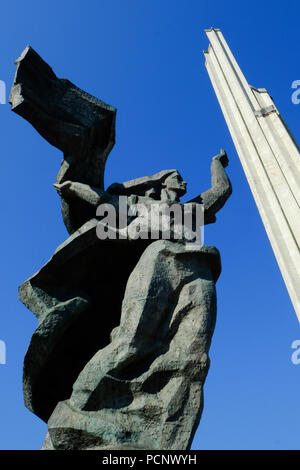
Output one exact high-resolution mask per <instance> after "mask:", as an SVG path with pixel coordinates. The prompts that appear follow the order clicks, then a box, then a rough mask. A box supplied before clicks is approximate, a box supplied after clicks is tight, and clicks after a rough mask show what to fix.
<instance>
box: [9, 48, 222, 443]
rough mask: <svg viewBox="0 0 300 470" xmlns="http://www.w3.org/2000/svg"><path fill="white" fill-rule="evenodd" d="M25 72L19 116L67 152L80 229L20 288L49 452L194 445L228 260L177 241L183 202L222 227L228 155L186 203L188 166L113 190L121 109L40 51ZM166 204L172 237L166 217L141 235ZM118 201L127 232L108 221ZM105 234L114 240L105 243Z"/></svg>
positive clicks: (72, 218)
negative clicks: (33, 319)
mask: <svg viewBox="0 0 300 470" xmlns="http://www.w3.org/2000/svg"><path fill="white" fill-rule="evenodd" d="M16 65H17V71H16V75H15V79H14V83H13V86H12V90H11V96H10V102H11V105H12V110H13V111H14V112H16V113H17V114H19V115H20V116H22V117H23V118H25V119H26V120H28V121H29V122H30V123H31V124H32V125H33V126H34V127H35V129H36V130H37V131H38V132H39V133H40V134H41V135H42V136H43V137H44V138H45V139H46V140H47V141H48V142H49V143H50V144H52V145H54V146H56V147H57V148H59V149H60V150H62V152H63V160H62V164H61V168H60V170H59V173H58V175H57V180H56V183H55V184H54V188H55V189H56V191H57V193H58V194H59V196H60V198H61V204H62V216H63V220H64V223H65V226H66V228H67V230H68V232H69V237H68V238H67V239H66V240H65V241H64V242H63V243H62V244H61V245H60V246H59V247H58V248H57V249H56V250H55V252H54V254H53V256H52V257H51V258H50V260H49V261H48V262H47V263H46V264H45V265H44V266H43V267H42V268H41V269H40V271H39V272H37V273H36V274H34V275H33V276H32V277H30V278H29V279H28V280H27V281H25V282H24V283H23V284H22V285H21V286H20V288H19V298H20V300H21V301H22V302H23V303H24V304H25V305H26V307H28V308H29V309H30V310H31V311H32V312H33V313H34V314H35V315H36V316H37V318H38V322H39V323H38V327H37V329H36V331H35V332H34V334H33V336H32V339H31V342H30V345H29V348H28V351H27V353H26V356H25V360H24V372H23V386H24V400H25V405H26V406H27V408H29V409H30V410H31V411H32V412H33V413H35V414H36V415H37V416H39V417H40V418H41V419H42V420H44V421H45V422H47V423H48V432H47V435H46V438H45V441H44V444H43V447H42V449H47V450H78V449H86V450H89V449H91V450H95V449H110V450H127V449H128V450H129V449H147V450H148V449H149V450H150V449H151V450H153V449H165V450H168V449H176V450H184V449H189V448H190V445H191V442H192V439H193V436H194V434H195V431H196V429H197V426H198V424H199V420H200V417H201V413H202V408H203V385H204V382H205V378H206V375H207V372H208V368H209V357H208V352H209V347H210V343H211V338H212V335H213V331H214V326H215V320H216V289H215V284H216V281H217V279H218V277H219V275H220V272H221V262H220V255H219V252H218V250H217V249H216V248H215V247H212V246H205V245H203V244H202V243H199V240H192V239H191V238H190V236H189V237H188V239H187V237H186V236H184V234H186V233H187V232H185V231H184V230H183V231H182V232H181V233H182V234H183V236H181V237H178V236H177V235H176V230H175V228H174V227H175V224H174V213H175V212H176V211H175V209H174V208H175V206H176V207H179V208H181V209H182V211H185V210H186V208H188V212H189V213H190V214H191V218H190V219H189V220H192V221H193V223H194V224H195V217H194V215H195V214H196V213H197V210H198V209H199V207H201V210H202V215H203V218H202V225H204V224H209V223H213V222H215V220H216V217H215V214H216V212H217V211H219V210H220V209H221V208H222V206H223V205H224V203H225V202H226V200H227V199H228V197H229V196H230V194H231V184H230V181H229V178H228V176H227V174H226V172H225V167H226V166H227V165H228V158H227V155H226V153H225V151H223V150H222V151H221V152H220V154H219V155H217V156H215V157H214V158H213V159H212V162H211V177H212V178H211V179H212V185H211V188H210V189H208V190H207V191H205V192H203V193H201V194H200V195H199V196H198V197H196V198H194V199H193V200H191V201H189V203H185V204H183V203H181V202H180V197H181V196H183V195H184V194H185V192H186V183H185V182H184V181H183V179H182V177H181V176H180V174H179V172H178V171H177V170H163V171H160V172H159V173H156V174H154V175H152V176H147V177H141V178H137V179H134V180H131V181H127V182H124V183H114V184H112V185H111V186H109V187H108V188H107V189H105V188H104V168H105V162H106V159H107V157H108V155H109V153H110V151H111V149H112V148H113V145H114V141H115V117H116V109H115V108H114V107H112V106H109V105H107V104H106V103H104V102H102V101H100V100H98V99H96V98H95V97H93V96H91V95H89V94H88V93H85V92H84V91H82V90H80V89H79V88H78V87H76V86H75V85H73V84H72V83H71V82H69V81H68V80H65V79H59V78H57V77H56V75H55V74H54V72H53V71H52V69H51V68H50V67H49V65H47V64H46V62H44V61H43V59H42V58H41V57H40V56H39V55H38V54H37V53H36V52H35V51H34V50H33V49H32V48H30V47H27V48H26V49H25V50H24V51H23V53H22V54H21V56H20V57H19V58H18V60H17V61H16ZM120 201H122V207H121V203H120ZM124 201H125V202H124ZM161 204H164V207H165V208H167V209H172V210H167V211H166V212H165V214H164V217H165V218H164V220H165V219H166V217H167V221H168V222H169V224H168V227H169V229H168V237H166V236H164V233H163V230H162V228H161V227H162V225H161V220H162V218H161V214H160V218H159V220H158V230H157V231H156V236H155V237H153V236H151V235H153V233H152V232H151V231H150V227H149V226H148V223H147V225H146V229H145V227H144V229H143V232H142V233H140V234H139V233H138V232H137V230H136V226H137V225H136V222H137V212H136V211H135V208H136V207H138V206H139V207H140V206H143V207H146V208H148V209H151V208H153V207H158V206H159V205H161ZM108 206H109V207H113V208H114V210H115V212H116V214H117V218H118V222H120V220H121V222H122V223H121V224H120V223H118V225H117V226H114V227H110V226H109V223H108V222H107V218H106V217H105V216H104V214H105V210H106V209H107V207H108ZM99 207H100V208H101V207H102V209H103V211H102V212H101V211H100V212H99V210H98V209H99ZM99 214H100V215H99ZM180 220H181V221H182V219H180ZM197 223H198V222H197V220H196V224H197ZM99 227H100V228H101V230H102V231H101V233H105V232H108V233H110V236H107V237H104V236H102V237H99ZM133 227H134V228H135V230H130V229H131V228H133ZM147 227H148V228H149V232H148V229H147ZM196 230H197V227H196ZM191 232H193V230H192V229H191V231H190V232H189V233H191ZM124 233H125V235H124ZM126 234H127V236H126ZM130 234H133V235H130Z"/></svg>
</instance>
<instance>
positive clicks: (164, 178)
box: [107, 170, 186, 200]
mask: <svg viewBox="0 0 300 470" xmlns="http://www.w3.org/2000/svg"><path fill="white" fill-rule="evenodd" d="M162 190H167V191H168V190H170V191H175V192H176V193H177V194H178V196H179V197H180V196H183V195H184V194H185V193H186V182H185V181H183V178H182V176H181V175H180V173H179V172H178V171H177V170H163V171H160V172H159V173H155V174H154V175H151V176H143V177H141V178H136V179H134V180H130V181H126V182H124V183H121V184H119V183H114V184H112V185H110V186H109V187H108V188H107V191H108V192H109V193H112V194H118V195H126V196H130V195H132V194H136V195H137V196H148V197H151V198H152V199H156V200H160V199H161V192H162Z"/></svg>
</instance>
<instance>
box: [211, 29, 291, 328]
mask: <svg viewBox="0 0 300 470" xmlns="http://www.w3.org/2000/svg"><path fill="white" fill-rule="evenodd" d="M206 34H207V36H208V39H209V41H210V44H209V47H208V51H204V55H205V65H206V68H207V71H208V74H209V76H210V79H211V82H212V85H213V87H214V90H215V93H216V95H217V98H218V101H219V104H220V106H221V109H222V112H223V114H224V117H225V120H226V123H227V126H228V128H229V131H230V133H231V136H232V139H233V142H234V145H235V147H236V150H237V153H238V155H239V158H240V160H241V164H242V166H243V169H244V172H245V174H246V177H247V180H248V183H249V186H250V189H251V191H252V194H253V197H254V199H255V202H256V205H257V207H258V210H259V213H260V216H261V218H262V221H263V224H264V226H265V229H266V232H267V234H268V237H269V240H270V242H271V245H272V248H273V251H274V254H275V256H276V259H277V262H278V265H279V268H280V270H281V273H282V276H283V279H284V281H285V284H286V287H287V289H288V292H289V295H290V298H291V300H292V303H293V305H294V308H295V311H296V314H297V316H298V319H299V321H300V252H299V245H300V208H299V205H300V154H299V147H298V145H297V143H296V141H295V139H294V138H293V136H292V134H291V132H290V131H289V129H288V127H287V125H286V124H285V122H284V120H283V118H282V116H281V115H280V113H279V111H278V109H277V108H276V106H275V104H274V102H273V100H272V98H271V96H270V95H269V94H268V92H267V90H266V89H265V88H254V87H252V86H250V85H249V84H248V83H247V81H246V79H245V77H244V75H243V74H242V72H241V70H240V68H239V66H238V64H237V62H236V60H235V58H234V56H233V55H232V53H231V51H230V49H229V47H228V45H227V43H226V41H225V39H224V37H223V35H222V33H221V31H220V30H219V29H214V28H211V29H208V30H206Z"/></svg>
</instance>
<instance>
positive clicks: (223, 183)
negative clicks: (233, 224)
mask: <svg viewBox="0 0 300 470" xmlns="http://www.w3.org/2000/svg"><path fill="white" fill-rule="evenodd" d="M227 165H228V157H227V154H226V152H225V150H223V149H221V151H220V153H219V155H216V156H215V157H213V159H212V162H211V166H210V170H211V188H210V189H208V190H207V191H205V192H204V193H202V194H200V196H197V197H196V198H194V199H192V200H191V201H189V202H197V203H199V204H203V205H204V222H205V224H211V223H213V222H215V221H216V217H215V214H216V212H218V211H219V210H220V209H221V208H222V207H223V206H224V204H225V202H226V201H227V199H228V198H229V196H230V195H231V193H232V187H231V182H230V180H229V178H228V176H227V174H226V171H225V169H224V168H226V166H227Z"/></svg>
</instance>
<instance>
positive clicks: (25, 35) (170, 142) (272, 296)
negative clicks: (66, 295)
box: [0, 0, 300, 449]
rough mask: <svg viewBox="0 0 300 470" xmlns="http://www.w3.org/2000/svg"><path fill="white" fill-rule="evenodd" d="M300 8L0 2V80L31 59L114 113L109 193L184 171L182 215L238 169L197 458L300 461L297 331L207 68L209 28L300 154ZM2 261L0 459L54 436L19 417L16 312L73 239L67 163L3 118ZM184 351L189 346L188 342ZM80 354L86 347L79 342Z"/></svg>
mask: <svg viewBox="0 0 300 470" xmlns="http://www.w3.org/2000/svg"><path fill="white" fill-rule="evenodd" d="M299 14H300V3H299V1H294V0H289V1H288V2H287V1H285V2H283V1H278V2H274V1H263V2H262V1H255V0H254V1H251V2H246V1H243V2H241V1H233V0H231V1H230V0H229V1H228V0H227V1H220V0H214V1H212V0H210V1H205V0H197V1H196V0H178V1H177V0H172V1H171V0H158V1H157V0H147V1H146V0H98V1H92V0H85V1H82V0H72V1H69V0H61V1H57V0H51V1H48V0H43V2H40V1H34V0H26V1H21V0H15V1H14V2H7V1H5V2H1V6H0V16H1V28H0V79H1V80H4V81H5V82H6V84H7V94H8V93H9V90H10V87H11V84H12V81H13V76H14V72H15V66H14V60H15V59H16V58H17V57H18V56H19V55H20V53H21V52H22V50H23V49H24V48H25V46H26V45H28V44H30V45H31V46H32V47H33V48H34V49H35V50H36V51H37V52H38V53H39V54H40V55H41V56H42V57H43V58H44V60H46V62H48V63H49V64H50V65H51V67H52V68H53V70H54V71H55V73H56V74H57V76H58V77H61V78H68V79H69V80H71V81H72V82H73V83H75V84H76V85H77V86H79V87H80V88H82V89H83V90H85V91H87V92H89V93H91V94H92V95H94V96H96V97H98V98H100V99H102V100H103V101H105V102H107V103H109V104H111V105H114V106H116V107H117V109H118V112H117V124H116V145H115V147H114V149H113V151H112V153H111V155H110V156H109V159H108V162H107V167H106V174H105V184H106V186H108V185H109V184H110V183H112V182H115V181H119V182H121V181H126V180H128V179H132V178H135V177H138V176H144V175H148V174H153V173H155V172H157V171H160V170H162V169H168V168H177V169H178V170H179V171H180V173H181V174H182V176H183V177H184V179H185V180H186V181H187V182H188V193H187V195H186V197H185V198H184V199H183V200H187V199H190V198H192V197H195V196H197V195H198V194H200V192H203V191H204V190H206V189H208V188H209V186H210V170H209V167H210V161H211V157H212V156H214V155H216V154H217V153H218V152H219V149H220V148H221V147H224V148H225V149H226V150H227V154H228V156H229V159H230V164H229V167H228V169H227V170H228V174H229V176H230V179H231V181H232V186H233V194H232V196H231V198H230V199H229V200H228V201H227V203H226V206H225V207H224V208H223V209H222V211H220V212H219V213H218V215H217V222H216V223H215V224H213V225H210V226H208V227H207V228H206V231H205V243H206V244H208V245H215V246H216V247H217V248H218V249H219V250H220V252H221V257H222V274H221V276H220V278H219V280H218V283H217V293H218V318H217V324H216V329H215V333H214V337H213V341H212V346H211V350H210V358H211V367H210V371H209V373H208V377H207V381H206V384H205V404H204V411H203V415H202V419H201V422H200V425H199V428H198V430H197V432H196V435H195V438H194V441H193V446H192V448H193V449H300V439H299V438H300V436H299V420H300V410H299V388H300V380H299V377H300V364H299V365H294V364H293V363H292V361H291V355H292V352H293V350H292V348H291V344H292V342H293V341H294V340H297V339H300V331H299V323H298V320H297V317H296V315H295V312H294V310H293V307H292V305H291V302H290V299H289V296H288V294H287V291H286V288H285V285H284V282H283V280H282V277H281V275H280V272H279V269H278V266H277V264H276V261H275V258H274V255H273V252H272V249H271V247H270V243H269V241H268V238H267V235H266V233H265V230H264V227H263V225H262V222H261V220H260V217H259V214H258V211H257V209H256V206H255V203H254V200H253V197H252V194H251V192H250V189H249V186H248V183H247V181H246V178H245V175H244V173H243V170H242V167H241V164H240V162H239V159H238V156H237V154H236V151H235V148H234V146H233V143H232V140H231V137H230V134H229V131H228V129H227V126H226V124H225V121H224V118H223V115H222V113H221V110H220V107H219V104H218V102H217V99H216V96H215V94H214V91H213V89H212V85H211V83H210V80H209V78H208V75H207V72H206V69H205V67H204V58H203V54H202V50H203V49H206V48H207V45H208V40H207V38H206V35H205V33H204V29H205V28H209V27H210V26H214V27H217V28H221V30H222V32H223V34H224V36H225V39H226V40H227V42H228V44H229V46H230V48H231V49H232V52H233V53H234V55H235V57H236V59H237V61H238V62H239V65H240V67H241V69H242V71H243V72H244V74H245V75H246V78H247V80H248V82H249V83H250V84H251V85H253V86H256V87H265V88H267V90H268V91H269V93H270V94H271V95H272V96H273V98H274V101H275V103H276V105H277V107H278V108H279V110H280V111H281V113H282V115H283V116H284V118H285V120H286V121H287V123H288V125H289V127H290V129H291V130H292V132H293V133H294V135H295V137H296V139H297V140H298V141H300V127H299V117H300V104H299V105H295V104H293V103H292V101H291V95H292V91H293V90H292V88H291V84H292V82H293V81H294V80H297V79H300V70H299V65H300V49H299ZM0 119H1V161H2V177H1V193H2V207H1V213H2V216H1V219H2V230H1V232H0V237H1V247H2V250H1V252H2V259H1V265H0V270H1V271H0V278H1V284H0V285H1V315H0V339H1V340H3V341H5V343H6V347H7V363H6V364H5V365H4V364H3V365H0V387H1V388H0V449H39V448H40V447H41V444H42V442H43V439H44V436H45V433H46V424H45V423H43V422H42V421H41V420H40V419H39V418H37V417H36V416H34V415H33V414H32V413H31V412H30V411H28V410H27V409H26V408H25V406H24V404H23V395H22V365H23V358H24V355H25V353H26V349H27V347H28V345H29V342H30V338H31V335H32V333H33V332H34V330H35V328H36V326H37V320H36V318H35V317H34V315H33V314H32V313H31V312H30V311H29V310H27V309H26V307H25V306H23V305H22V304H21V302H20V301H19V300H18V297H17V288H18V285H19V284H21V283H22V282H24V281H25V280H26V279H27V278H28V277H29V276H31V275H32V274H33V273H34V272H36V271H37V270H38V269H39V268H40V267H41V266H42V265H43V264H44V263H45V262H46V261H47V260H48V259H49V258H50V256H51V255H52V253H53V251H54V250H55V249H56V247H57V246H58V245H59V244H60V243H62V242H63V241H64V240H65V239H66V238H67V232H66V229H65V227H64V225H63V222H62V218H61V213H60V202H59V198H58V196H57V194H56V192H55V191H54V189H53V187H52V183H53V182H54V181H55V177H56V174H57V172H58V169H59V166H60V161H61V158H62V155H61V152H60V151H59V150H58V149H56V148H54V147H51V146H50V145H49V144H48V143H47V142H46V141H45V140H43V139H42V137H41V136H40V135H39V134H38V133H37V132H36V131H35V130H34V129H33V128H32V127H31V125H30V124H29V123H27V122H26V121H25V120H24V119H22V118H20V117H19V116H17V115H16V114H14V113H12V112H11V110H10V105H9V104H6V105H0ZM186 340H187V342H188V340H189V339H188V338H187V339H186ZM78 347H79V348H80V341H79V343H78Z"/></svg>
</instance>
